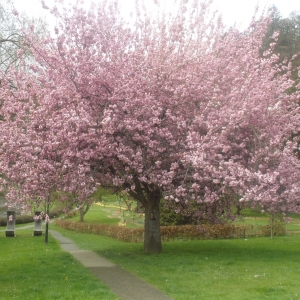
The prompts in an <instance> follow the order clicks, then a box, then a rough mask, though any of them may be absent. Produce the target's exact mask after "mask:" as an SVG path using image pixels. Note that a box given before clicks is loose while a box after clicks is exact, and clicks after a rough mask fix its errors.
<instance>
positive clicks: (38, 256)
mask: <svg viewBox="0 0 300 300" xmlns="http://www.w3.org/2000/svg"><path fill="white" fill-rule="evenodd" d="M1 229H2V228H1ZM16 234H17V236H16V237H13V238H7V237H5V234H4V232H0V282H1V293H0V299H1V300H6V299H22V300H23V299H26V300H27V299H28V300H31V299H36V300H38V299H53V300H59V299H61V300H66V299H74V300H75V299H76V300H77V299H87V300H88V299H95V300H99V299H107V300H113V299H118V297H117V296H115V295H114V294H113V293H111V292H110V290H109V289H108V288H107V287H106V286H105V285H103V284H102V283H101V282H100V281H99V280H98V279H96V278H95V277H94V276H93V275H92V274H91V273H90V272H89V271H88V270H87V269H86V268H85V267H83V266H82V265H81V264H80V263H79V262H77V261H76V260H75V259H74V258H73V257H72V256H71V255H70V254H69V253H67V252H64V251H62V250H61V248H60V246H59V244H58V243H57V242H56V240H54V239H53V238H51V237H50V238H49V243H48V244H47V245H46V244H45V243H44V237H42V236H41V237H33V236H32V229H31V230H25V229H24V230H22V229H19V230H16Z"/></svg>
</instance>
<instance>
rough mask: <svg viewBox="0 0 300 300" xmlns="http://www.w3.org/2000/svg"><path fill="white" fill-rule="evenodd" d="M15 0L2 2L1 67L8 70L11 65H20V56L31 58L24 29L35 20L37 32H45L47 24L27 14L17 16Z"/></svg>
mask: <svg viewBox="0 0 300 300" xmlns="http://www.w3.org/2000/svg"><path fill="white" fill-rule="evenodd" d="M17 15H18V12H17V11H16V10H15V9H14V4H13V0H4V1H2V2H1V3H0V69H1V70H2V71H4V72H6V71H7V70H8V69H9V67H11V66H15V67H17V66H18V65H19V56H20V54H21V53H22V56H23V59H24V58H25V57H26V58H27V59H30V57H31V56H30V53H31V52H30V49H29V48H28V47H27V46H28V45H27V46H26V45H25V39H24V33H23V30H24V28H25V27H29V26H30V25H31V24H32V23H33V22H35V34H36V35H40V34H43V33H44V32H45V30H46V24H45V22H44V21H42V20H33V19H30V18H28V17H27V16H26V15H24V14H23V15H19V16H18V19H16V18H15V16H17ZM25 49H26V51H25Z"/></svg>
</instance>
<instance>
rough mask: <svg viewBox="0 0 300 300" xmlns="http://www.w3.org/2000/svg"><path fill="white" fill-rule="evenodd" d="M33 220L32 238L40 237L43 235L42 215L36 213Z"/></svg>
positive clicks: (38, 212)
mask: <svg viewBox="0 0 300 300" xmlns="http://www.w3.org/2000/svg"><path fill="white" fill-rule="evenodd" d="M33 219H34V229H33V230H34V231H33V236H41V235H42V234H43V231H42V224H43V214H42V212H40V211H36V212H35V215H34V217H33Z"/></svg>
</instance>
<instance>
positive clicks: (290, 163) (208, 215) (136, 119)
mask: <svg viewBox="0 0 300 300" xmlns="http://www.w3.org/2000/svg"><path fill="white" fill-rule="evenodd" d="M137 2H138V1H137ZM190 2H192V3H188V1H185V0H182V1H178V3H177V2H176V4H174V7H175V8H176V9H174V13H170V14H169V13H165V14H164V13H162V11H161V10H160V6H159V5H158V4H157V6H155V8H156V10H157V11H156V13H154V14H151V13H150V12H149V11H148V10H147V9H145V8H144V9H143V8H140V7H139V6H138V4H137V5H136V12H135V14H133V16H132V19H131V20H133V21H132V22H126V21H125V20H124V18H122V16H121V14H120V12H119V9H118V6H117V5H116V4H115V3H112V2H110V1H103V2H101V4H99V5H98V6H91V8H90V9H89V10H85V9H83V8H82V7H81V6H80V3H77V5H76V6H72V7H70V8H69V9H64V8H61V7H54V8H51V9H49V11H50V12H51V13H52V14H53V15H54V16H56V18H57V26H56V27H55V36H54V37H53V36H51V35H49V36H46V37H43V38H41V37H39V38H37V37H35V36H34V35H33V34H32V33H33V32H34V29H33V28H32V29H31V30H28V31H27V32H26V35H27V42H28V45H29V47H30V50H31V52H32V53H33V56H34V59H35V60H34V62H33V63H32V64H31V65H30V66H28V69H29V71H28V72H27V73H26V72H21V71H19V72H16V71H14V70H10V72H9V73H8V74H6V75H2V77H1V78H3V79H2V83H1V92H0V98H1V99H4V100H2V101H3V105H2V108H1V110H2V114H3V115H5V122H3V130H2V133H3V137H2V138H1V145H3V146H2V150H1V151H2V153H1V157H3V160H4V161H5V162H6V163H5V164H3V163H2V165H3V167H2V172H3V173H4V174H6V178H8V179H10V180H11V182H15V179H16V178H17V177H18V176H19V175H18V174H17V172H18V171H16V172H14V171H13V170H14V168H12V169H9V166H11V165H12V164H13V165H18V164H19V162H21V161H26V159H28V158H27V155H28V154H27V153H36V154H38V157H41V158H43V159H45V158H47V159H48V160H47V161H48V162H49V165H47V164H46V165H47V167H46V168H47V170H48V169H49V170H50V169H51V170H52V171H53V172H54V173H55V175H54V176H53V177H51V175H50V174H51V173H49V174H48V173H47V172H46V173H45V172H44V171H43V170H42V169H37V170H39V171H38V174H40V176H46V177H47V178H48V179H49V182H51V183H52V184H55V186H56V183H57V184H60V186H61V188H62V189H65V190H68V189H70V190H72V189H73V190H75V189H76V188H77V187H78V173H77V171H75V170H77V169H78V170H79V172H80V178H82V180H83V182H84V178H93V180H94V181H95V182H97V183H99V184H101V185H102V186H107V187H114V188H115V189H116V190H119V191H121V190H125V191H126V192H127V193H128V194H129V195H130V196H131V197H133V198H134V199H136V200H137V201H138V202H140V203H141V204H142V205H143V206H144V208H145V235H144V250H145V251H146V252H149V253H153V252H156V253H157V252H160V251H162V244H161V237H160V222H159V220H160V212H159V205H160V201H161V199H162V198H165V199H167V200H168V201H174V202H176V203H178V205H179V206H178V207H179V209H183V210H185V205H186V204H187V203H191V202H193V203H194V204H195V205H196V206H197V209H198V211H197V213H198V216H199V218H202V219H205V220H213V218H216V217H218V218H220V217H222V216H223V217H224V218H230V217H231V216H232V213H233V212H232V211H231V207H232V205H233V204H234V205H239V204H240V203H246V204H247V205H253V206H255V207H262V208H263V209H267V210H268V209H269V210H276V211H288V210H291V211H299V209H298V202H297V199H299V197H298V194H299V188H298V183H297V178H298V177H299V174H300V173H299V169H300V168H299V162H298V159H297V158H296V156H295V153H296V152H295V151H296V150H297V147H298V144H297V143H298V141H297V139H296V138H295V140H294V139H293V138H292V136H293V135H292V134H293V133H297V132H298V129H297V128H299V126H298V125H299V124H298V122H299V121H298V119H299V118H298V117H297V114H298V108H297V105H296V103H297V100H299V92H296V93H294V94H293V95H288V94H287V93H285V91H286V90H287V89H288V88H289V87H290V86H291V85H292V82H291V81H290V80H289V79H288V78H289V68H290V65H288V64H278V63H277V62H278V57H277V56H276V55H275V54H273V49H274V45H275V44H274V43H275V42H276V36H275V35H274V36H273V40H274V43H272V44H271V45H270V49H269V50H268V51H266V52H265V53H263V55H261V53H260V48H261V43H262V39H263V37H264V35H265V32H266V29H267V26H268V23H269V19H268V18H253V20H252V22H251V24H250V25H249V27H248V28H247V29H246V30H245V31H244V32H240V31H238V30H237V29H236V28H231V29H229V30H227V31H225V30H224V28H223V26H222V22H221V19H220V18H218V16H217V15H216V14H212V13H211V12H210V9H209V7H210V5H209V2H210V1H203V2H202V3H199V1H190ZM44 6H45V8H48V7H46V5H45V4H44ZM286 70H287V71H288V72H283V71H286ZM281 74H286V75H282V76H281ZM14 82H19V84H18V85H17V86H15V84H14ZM12 83H13V84H12ZM11 103H13V104H14V105H11ZM23 121H24V122H26V124H28V125H26V126H27V127H28V128H30V130H28V129H26V130H25V131H26V133H24V134H25V136H26V138H24V142H22V143H24V147H25V145H28V146H29V148H28V149H30V150H28V151H20V152H19V151H16V153H18V155H19V156H14V155H15V151H14V149H16V147H17V146H18V145H19V144H20V139H21V140H22V134H23V131H24V126H23ZM27 127H26V128H27ZM10 128H11V130H12V132H11V134H10V135H9V136H7V137H4V136H5V132H6V130H9V129H10ZM13 132H18V135H17V136H16V135H14V134H13ZM29 133H32V136H31V135H30V134H29ZM19 135H20V136H19ZM36 135H39V138H36ZM43 136H44V137H45V138H42V137H43ZM5 141H6V142H5ZM36 141H38V142H37V145H35V143H36ZM23 149H25V148H23ZM32 151H33V152H32ZM34 151H35V152H34ZM41 153H42V154H41ZM33 157H35V155H33V156H32V157H31V158H29V161H30V162H32V161H34V159H33ZM43 159H41V162H42V161H43ZM39 162H40V161H39ZM42 165H43V164H42ZM53 168H54V169H53ZM15 170H17V168H16V169H15ZM54 170H55V171H54ZM26 174H27V175H28V177H26V180H25V181H26V183H28V185H26V187H27V186H29V187H28V189H30V187H32V186H34V182H32V180H34V176H33V177H32V178H33V179H30V178H31V174H30V173H28V172H27V173H26ZM45 174H48V175H45ZM291 174H293V176H291ZM22 178H23V179H22V180H24V176H23V177H22ZM66 178H67V179H66ZM89 180H90V179H89ZM298 182H299V181H298ZM23 187H25V185H23V186H22V189H23ZM18 188H19V186H18ZM47 188H48V187H47ZM47 188H46V187H45V189H46V190H47ZM56 188H57V186H56ZM20 189H21V185H20V188H19V190H20ZM269 189H270V193H268V191H269ZM228 194H234V195H238V196H239V197H233V198H229V199H228V198H226V195H228ZM22 202H24V200H22Z"/></svg>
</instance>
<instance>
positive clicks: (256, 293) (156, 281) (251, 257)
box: [54, 226, 300, 300]
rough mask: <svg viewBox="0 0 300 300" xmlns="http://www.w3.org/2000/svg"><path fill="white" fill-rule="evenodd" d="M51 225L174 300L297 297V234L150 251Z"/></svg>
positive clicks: (299, 271) (173, 245) (169, 246)
mask: <svg viewBox="0 0 300 300" xmlns="http://www.w3.org/2000/svg"><path fill="white" fill-rule="evenodd" d="M54 227H55V226H54ZM55 229H57V230H59V231H61V232H62V234H63V235H65V236H66V237H68V238H70V239H72V240H74V241H75V242H76V243H77V244H78V245H79V246H80V247H82V248H83V249H90V250H93V251H95V252H97V253H98V254H100V255H101V256H103V257H106V258H107V259H109V260H111V261H113V262H115V263H117V264H119V265H121V266H122V267H124V268H125V269H127V270H129V271H131V272H132V273H133V274H136V275H137V276H139V277H141V278H143V279H144V280H146V281H147V282H149V283H151V284H153V285H154V286H156V287H157V288H159V289H160V290H162V291H164V292H165V293H166V294H168V295H170V296H171V297H172V298H173V299H175V300H188V299H197V300H199V299H214V300H221V299H222V300H224V299H228V300H234V299H236V300H246V299H248V300H256V299H270V300H271V299H272V300H284V299H292V300H293V299H295V300H296V299H297V300H298V299H300V289H299V280H300V251H299V249H300V236H299V235H293V236H287V237H275V238H273V239H270V238H269V237H267V238H250V239H231V240H201V241H198V240H194V241H174V242H168V243H164V245H163V248H164V251H163V253H161V254H157V255H149V254H145V253H143V251H142V248H143V245H142V244H140V243H124V242H120V241H117V240H114V239H112V238H108V237H102V236H97V235H93V234H79V233H76V232H71V231H66V230H61V229H59V228H57V227H55Z"/></svg>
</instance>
